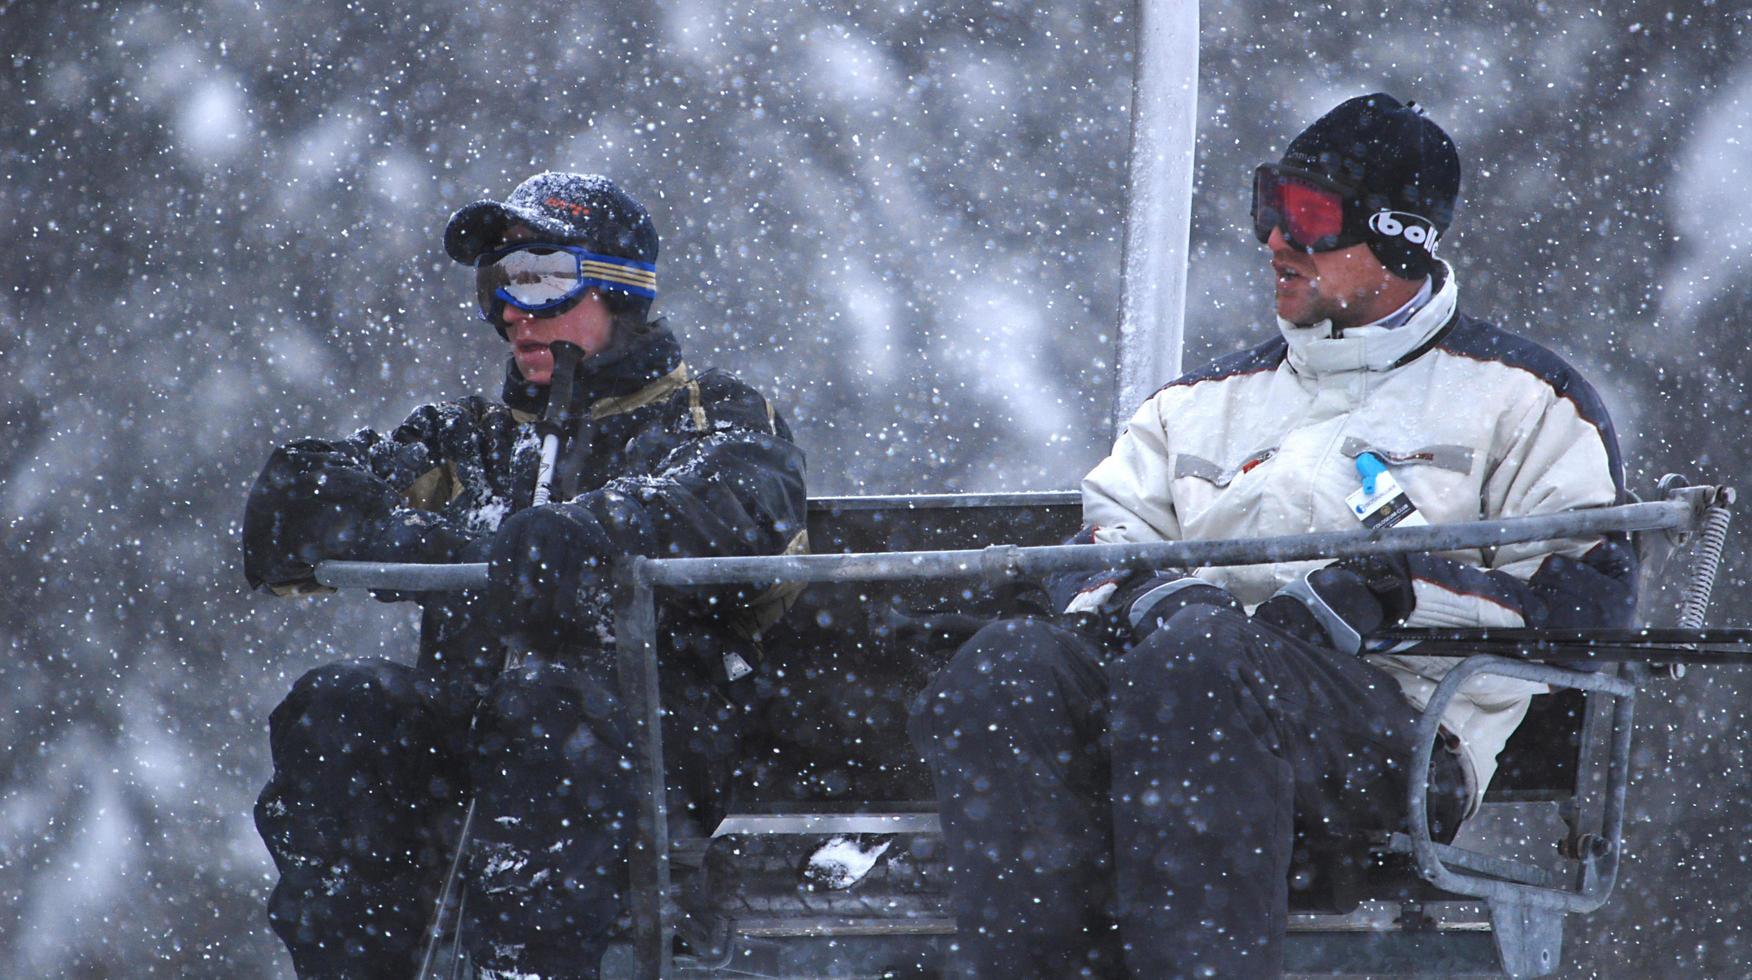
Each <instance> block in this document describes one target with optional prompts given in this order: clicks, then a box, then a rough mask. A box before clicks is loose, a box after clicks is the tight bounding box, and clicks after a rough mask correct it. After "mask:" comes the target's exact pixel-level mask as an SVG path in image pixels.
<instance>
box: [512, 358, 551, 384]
mask: <svg viewBox="0 0 1752 980" xmlns="http://www.w3.org/2000/svg"><path fill="white" fill-rule="evenodd" d="M553 371H554V367H553V365H552V364H550V363H548V359H547V358H545V357H544V358H541V359H540V360H536V361H525V360H523V359H522V358H518V359H517V373H519V374H521V375H523V380H525V381H527V382H529V383H530V384H532V385H545V384H547V383H548V378H549V377H550V376H551V375H552V374H553Z"/></svg>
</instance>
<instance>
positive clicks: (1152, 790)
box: [913, 94, 1635, 980]
mask: <svg viewBox="0 0 1752 980" xmlns="http://www.w3.org/2000/svg"><path fill="white" fill-rule="evenodd" d="M1459 178H1460V166H1459V158H1458V155H1457V153H1456V152H1455V150H1454V147H1453V144H1452V142H1451V141H1450V140H1449V139H1448V137H1447V135H1446V134H1445V133H1443V132H1442V130H1441V129H1440V128H1439V127H1438V126H1436V124H1435V123H1433V122H1432V121H1430V120H1429V119H1428V118H1427V117H1425V116H1424V115H1423V113H1422V111H1421V110H1419V109H1417V108H1416V107H1415V106H1410V105H1401V104H1400V103H1399V102H1398V101H1397V100H1394V99H1393V98H1391V97H1390V96H1386V95H1382V94H1376V95H1370V96H1363V97H1359V98H1356V99H1352V100H1350V101H1348V102H1346V103H1344V104H1343V105H1340V106H1339V107H1337V108H1336V109H1334V110H1333V111H1332V112H1330V113H1328V114H1327V115H1326V116H1324V117H1322V118H1321V119H1320V120H1319V121H1317V122H1316V123H1314V124H1313V125H1312V126H1310V127H1309V128H1308V130H1306V131H1305V132H1304V133H1302V134H1301V135H1300V136H1298V137H1297V139H1296V140H1294V141H1293V142H1292V143H1291V144H1290V148H1289V149H1288V151H1286V153H1285V155H1284V158H1283V160H1282V161H1281V162H1280V163H1277V164H1268V165H1266V166H1262V167H1260V168H1259V170H1258V171H1257V172H1256V175H1255V190H1254V225H1255V232H1256V234H1257V235H1258V237H1259V239H1260V241H1261V242H1262V243H1264V244H1265V245H1266V246H1267V247H1268V249H1269V250H1270V252H1271V264H1272V268H1273V270H1274V272H1275V273H1276V278H1275V287H1276V288H1275V299H1276V306H1277V312H1278V315H1279V317H1278V327H1279V330H1278V334H1279V335H1278V336H1276V337H1274V338H1272V339H1271V340H1269V341H1267V342H1265V343H1263V344H1260V345H1259V346H1257V347H1255V348H1253V349H1251V350H1248V351H1244V352H1241V353H1238V354H1235V355H1232V356H1230V357H1226V358H1222V359H1220V360H1218V361H1216V362H1215V363H1213V364H1210V365H1207V366H1206V367H1204V368H1201V369H1199V370H1197V371H1194V372H1192V373H1190V374H1187V375H1185V376H1184V377H1181V378H1179V379H1177V380H1176V381H1174V382H1172V383H1171V384H1169V385H1167V386H1166V387H1164V388H1163V389H1161V390H1160V391H1158V392H1157V393H1156V394H1155V395H1154V396H1152V397H1151V398H1150V399H1149V400H1148V401H1146V402H1145V403H1144V405H1143V406H1142V407H1141V408H1140V409H1139V410H1138V411H1137V413H1136V414H1135V415H1134V416H1133V417H1132V419H1131V420H1130V422H1129V423H1128V425H1127V426H1126V428H1125V430H1124V431H1123V432H1122V433H1121V435H1120V436H1119V439H1118V440H1117V442H1116V443H1115V445H1114V447H1113V451H1112V453H1111V454H1110V455H1109V456H1108V457H1107V458H1106V459H1104V460H1103V461H1102V462H1101V463H1099V464H1098V465H1097V466H1096V467H1095V468H1094V469H1093V470H1092V471H1091V472H1090V473H1089V474H1088V476H1087V477H1085V479H1084V481H1083V510H1084V521H1085V528H1084V531H1083V533H1082V534H1081V535H1080V536H1079V540H1082V541H1093V542H1100V543H1120V542H1142V541H1162V540H1206V539H1217V538H1250V537H1262V536H1268V535H1279V534H1295V533H1303V532H1314V531H1336V530H1346V529H1354V528H1358V527H1361V526H1364V525H1365V524H1367V525H1368V526H1378V524H1379V523H1381V522H1387V523H1399V522H1403V521H1413V522H1422V521H1427V522H1428V523H1432V524H1445V523H1453V522H1459V521H1471V520H1485V519H1494V518H1502V517H1514V516H1522V515H1531V514H1548V513H1554V512H1558V511H1564V510H1570V509H1574V508H1578V507H1591V506H1600V505H1608V504H1613V503H1618V502H1622V500H1623V498H1624V490H1623V466H1622V464H1621V461H1620V459H1619V455H1618V447H1617V441H1616V437H1615V435H1614V433H1613V430H1612V424H1611V421H1610V420H1609V419H1608V418H1607V415H1606V411H1605V409H1604V407H1603V405H1602V404H1601V402H1600V399H1599V397H1598V396H1597V395H1596V394H1595V393H1594V391H1593V389H1592V388H1590V387H1589V385H1588V384H1587V382H1586V381H1584V380H1583V379H1582V378H1581V377H1580V376H1579V375H1577V374H1576V373H1575V372H1574V371H1573V370H1572V369H1571V368H1570V367H1569V366H1568V365H1566V364H1565V363H1564V362H1563V361H1562V360H1561V359H1559V358H1558V357H1557V356H1556V355H1554V354H1552V353H1551V352H1550V351H1547V350H1545V349H1544V348H1541V347H1539V346H1537V345H1535V344H1533V343H1531V342H1529V341H1526V340H1523V339H1520V338H1518V337H1515V336H1513V335H1510V334H1508V333H1505V332H1503V331H1501V330H1499V329H1497V328H1496V327H1494V326H1491V325H1490V324H1488V323H1485V322H1482V321H1480V320H1476V319H1473V318H1471V317H1469V316H1466V315H1465V314H1463V313H1461V312H1460V304H1459V285H1458V283H1457V282H1456V281H1455V277H1454V275H1453V272H1452V270H1451V269H1450V268H1449V267H1448V266H1447V265H1446V264H1445V263H1443V262H1441V261H1440V260H1438V259H1436V258H1435V245H1436V242H1437V241H1438V240H1439V238H1440V236H1441V235H1442V234H1443V233H1444V232H1446V230H1447V229H1448V226H1449V224H1450V222H1451V221H1452V216H1453V210H1454V205H1455V202H1456V200H1457V198H1458V191H1459ZM1359 522H1361V523H1359ZM1634 578H1635V558H1634V554H1633V552H1632V550H1631V548H1630V545H1629V542H1628V540H1627V539H1626V538H1625V537H1624V536H1623V535H1608V536H1604V537H1594V538H1587V539H1574V540H1568V541H1562V542H1556V543H1539V544H1526V545H1511V546H1505V547H1503V548H1499V549H1495V550H1493V551H1489V552H1479V551H1468V552H1454V553H1443V554H1422V553H1420V554H1412V555H1408V556H1393V557H1372V558H1365V559H1347V560H1340V561H1338V562H1332V563H1323V562H1304V563H1282V564H1276V565H1261V566H1246V567H1233V568H1201V569H1191V570H1164V571H1163V572H1161V573H1159V574H1156V575H1142V574H1128V573H1122V572H1113V573H1101V574H1095V575H1074V576H1064V577H1061V578H1059V579H1058V580H1056V581H1054V582H1052V583H1049V588H1051V589H1052V590H1053V591H1054V592H1055V598H1056V601H1057V603H1058V604H1059V607H1060V608H1062V609H1064V610H1065V612H1066V613H1067V616H1066V617H1065V619H1066V622H1060V623H1046V622H1042V621H1040V620H1011V621H1005V622H999V623H994V624H992V625H990V626H988V627H986V628H985V629H984V630H982V631H981V632H980V633H979V634H977V635H976V636H975V637H974V638H973V639H972V640H970V641H969V642H968V643H967V644H966V645H964V646H963V647H962V648H961V650H960V651H959V652H958V653H957V655H956V657H955V659H954V660H953V661H952V662H951V664H950V665H949V666H948V667H946V668H945V669H944V670H943V671H942V672H941V673H939V675H938V676H937V677H936V678H935V680H934V681H933V682H932V685H931V686H930V688H929V689H928V690H927V691H926V693H925V695H924V696H923V697H922V698H921V699H920V701H919V703H918V705H917V707H916V711H915V718H914V730H913V731H914V739H915V741H916V742H917V744H918V745H919V747H920V749H921V751H923V752H924V754H925V755H926V757H927V759H928V760H929V762H930V764H931V767H932V772H933V776H934V779H935V782H936V786H937V792H938V796H939V799H940V802H941V804H942V809H943V825H944V836H945V839H946V842H947V844H948V846H949V848H950V856H951V864H952V865H953V866H954V868H955V878H954V883H953V888H952V897H953V901H954V905H955V910H956V913H957V917H958V920H959V926H960V929H961V932H962V938H963V940H964V944H965V945H966V947H967V948H968V949H969V951H970V953H971V955H972V957H973V959H974V961H975V962H976V964H977V966H978V968H979V970H980V974H981V975H982V976H993V977H997V976H1002V977H1004V978H1005V980H1014V978H1019V977H1030V976H1040V977H1049V976H1051V977H1058V976H1072V975H1078V974H1079V973H1081V974H1085V975H1095V976H1112V975H1125V974H1128V973H1129V974H1130V975H1134V976H1148V977H1158V976H1177V975H1196V976H1266V975H1272V974H1275V973H1278V972H1281V970H1282V952H1281V945H1282V943H1281V940H1282V935H1283V928H1284V922H1285V916H1286V914H1287V903H1288V883H1287V877H1288V872H1289V864H1290V854H1291V849H1292V844H1293V841H1294V839H1295V837H1296V836H1297V835H1305V836H1317V835H1323V834H1324V835H1347V834H1354V833H1359V832H1370V831H1380V830H1402V829H1404V826H1405V822H1406V814H1405V806H1404V802H1403V801H1404V798H1405V787H1406V779H1407V775H1408V774H1407V773H1406V772H1405V763H1406V762H1407V761H1408V760H1409V759H1410V758H1411V755H1412V749H1413V748H1414V746H1413V744H1412V741H1411V738H1410V735H1411V728H1412V726H1413V723H1414V721H1415V718H1416V712H1417V710H1418V709H1419V708H1421V707H1422V705H1423V704H1424V703H1426V702H1427V700H1428V698H1429V695H1430V693H1431V692H1432V691H1433V689H1434V687H1435V681H1436V680H1437V679H1439V678H1440V676H1441V674H1442V672H1443V671H1444V670H1446V669H1447V667H1448V666H1449V665H1450V664H1451V663H1452V662H1451V661H1448V660H1438V659H1433V658H1419V657H1416V656H1414V655H1409V654H1405V653H1401V654H1398V655H1393V656H1385V655H1378V654H1369V653H1368V652H1367V651H1368V645H1367V642H1366V641H1367V639H1368V637H1369V636H1370V634H1371V633H1372V632H1374V631H1377V630H1379V629H1381V628H1383V627H1388V626H1394V625H1401V624H1403V625H1411V626H1523V625H1525V626H1551V627H1587V626H1618V625H1625V624H1626V623H1627V622H1628V619H1629V616H1630V614H1631V612H1632V610H1633V608H1634V595H1633V582H1634ZM1078 623H1080V624H1081V628H1066V626H1067V624H1068V625H1077V624H1078ZM1542 692H1543V688H1542V687H1540V686H1537V685H1532V684H1528V683H1525V682H1520V681H1511V680H1506V679H1500V678H1479V679H1476V680H1474V681H1472V682H1470V683H1469V684H1468V685H1467V686H1466V687H1465V688H1464V689H1463V691H1462V694H1461V696H1460V697H1459V698H1457V699H1456V701H1455V703H1454V705H1453V707H1452V708H1450V709H1449V710H1448V712H1447V713H1446V715H1445V716H1444V725H1443V729H1444V731H1443V743H1444V744H1443V748H1445V749H1447V750H1448V751H1438V752H1436V753H1435V759H1434V761H1433V763H1432V766H1431V770H1430V772H1429V774H1428V778H1429V780H1430V785H1431V798H1430V813H1431V824H1432V831H1433V832H1434V833H1436V834H1438V835H1440V836H1441V837H1444V838H1447V837H1451V836H1452V834H1453V832H1454V829H1455V827H1456V826H1457V824H1458V822H1459V820H1460V819H1462V818H1463V817H1464V815H1465V814H1466V813H1468V812H1470V811H1471V809H1472V808H1474V807H1476V805H1477V803H1478V800H1479V799H1480V798H1481V797H1482V795H1483V793H1484V790H1485V788H1486V786H1488V784H1489V782H1490V778H1491V776H1492V774H1493V773H1494V772H1495V769H1496V757H1497V754H1498V752H1500V751H1501V749H1502V747H1503V745H1504V743H1505V742H1506V741H1507V740H1508V737H1509V735H1510V734H1511V733H1512V732H1513V731H1514V729H1515V727H1516V726H1517V725H1518V724H1519V723H1520V721H1521V719H1522V717H1523V716H1524V715H1525V713H1526V710H1527V707H1528V703H1529V700H1530V699H1531V698H1532V697H1533V696H1534V695H1535V694H1538V693H1542Z"/></svg>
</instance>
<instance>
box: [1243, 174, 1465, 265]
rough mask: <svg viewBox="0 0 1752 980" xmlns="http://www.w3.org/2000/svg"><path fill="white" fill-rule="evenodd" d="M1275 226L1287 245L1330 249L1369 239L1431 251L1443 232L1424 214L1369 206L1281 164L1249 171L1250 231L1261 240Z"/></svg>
mask: <svg viewBox="0 0 1752 980" xmlns="http://www.w3.org/2000/svg"><path fill="white" fill-rule="evenodd" d="M1273 229H1278V230H1280V231H1282V232H1283V235H1284V241H1285V242H1286V243H1288V244H1289V245H1290V247H1291V248H1298V249H1301V250H1302V251H1304V252H1330V251H1332V250H1333V249H1339V248H1349V247H1350V246H1352V245H1357V244H1360V243H1362V242H1365V241H1368V240H1369V239H1370V238H1404V239H1405V240H1406V241H1407V242H1409V243H1411V244H1412V245H1416V246H1418V247H1420V248H1422V249H1423V250H1425V251H1427V252H1429V253H1431V254H1432V255H1433V254H1434V253H1435V251H1436V239H1437V238H1439V237H1440V236H1441V233H1440V232H1439V231H1437V230H1436V227H1435V225H1434V224H1432V223H1431V222H1430V220H1429V219H1428V218H1425V217H1423V216H1422V215H1416V214H1411V213H1409V212H1406V211H1394V210H1392V209H1390V208H1376V209H1373V210H1371V209H1370V208H1368V207H1367V206H1365V204H1364V203H1363V201H1362V200H1361V199H1360V198H1359V197H1358V196H1357V194H1356V192H1355V191H1354V190H1353V189H1351V188H1349V187H1345V186H1344V185H1342V184H1339V183H1336V182H1334V181H1331V180H1328V179H1326V178H1325V177H1322V176H1320V175H1319V174H1314V173H1310V172H1308V171H1306V170H1298V169H1296V168H1294V167H1286V166H1284V165H1283V164H1279V163H1267V164H1262V165H1260V167H1259V168H1258V169H1257V170H1255V171H1253V234H1254V237H1256V238H1258V239H1259V240H1260V241H1261V242H1265V241H1267V240H1269V239H1270V238H1271V233H1272V230H1273Z"/></svg>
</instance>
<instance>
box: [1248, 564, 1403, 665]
mask: <svg viewBox="0 0 1752 980" xmlns="http://www.w3.org/2000/svg"><path fill="white" fill-rule="evenodd" d="M1416 604H1417V598H1416V595H1415V593H1414V592H1413V591H1412V585H1411V571H1410V568H1409V566H1408V564H1407V561H1406V558H1405V556H1404V555H1369V556H1366V557H1360V558H1344V559H1340V560H1338V561H1336V562H1333V563H1332V564H1330V565H1327V566H1326V567H1324V568H1316V569H1314V570H1313V571H1311V572H1309V573H1308V574H1306V575H1304V576H1302V577H1301V578H1299V579H1297V580H1295V581H1294V582H1291V583H1290V584H1288V585H1286V586H1284V587H1283V588H1282V589H1279V590H1278V592H1277V594H1276V595H1274V596H1272V597H1271V598H1269V599H1267V600H1265V601H1264V602H1262V603H1260V604H1259V608H1258V609H1255V610H1254V611H1253V616H1254V618H1255V619H1258V620H1260V621H1262V622H1265V623H1269V624H1271V625H1273V626H1276V627H1277V628H1279V629H1281V630H1283V631H1285V632H1287V633H1290V634H1292V635H1294V636H1297V637H1300V638H1301V639H1304V640H1307V641H1308V642H1310V643H1318V644H1321V645H1324V646H1329V647H1331V648H1332V649H1334V650H1337V651H1338V652H1340V653H1351V654H1355V653H1360V652H1362V648H1363V640H1364V639H1365V638H1366V637H1368V636H1369V635H1371V634H1373V633H1375V632H1377V631H1379V630H1380V629H1381V628H1382V627H1383V626H1391V625H1395V624H1398V623H1399V622H1402V621H1403V620H1404V619H1405V618H1406V617H1408V616H1410V615H1411V611H1412V608H1413V607H1414V606H1415V605H1416Z"/></svg>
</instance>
